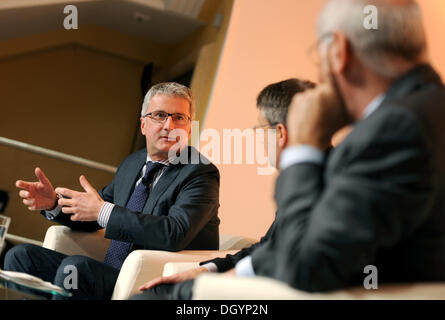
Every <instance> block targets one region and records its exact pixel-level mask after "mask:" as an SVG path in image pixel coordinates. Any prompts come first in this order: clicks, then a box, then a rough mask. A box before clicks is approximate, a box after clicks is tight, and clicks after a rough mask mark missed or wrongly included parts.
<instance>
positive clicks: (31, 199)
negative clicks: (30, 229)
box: [15, 168, 57, 211]
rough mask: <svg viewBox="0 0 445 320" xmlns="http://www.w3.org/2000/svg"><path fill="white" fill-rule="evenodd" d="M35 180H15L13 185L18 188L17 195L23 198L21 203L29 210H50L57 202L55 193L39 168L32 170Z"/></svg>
mask: <svg viewBox="0 0 445 320" xmlns="http://www.w3.org/2000/svg"><path fill="white" fill-rule="evenodd" d="M34 173H35V175H36V177H37V179H39V181H37V182H27V181H22V180H17V182H16V183H15V185H16V186H17V188H20V189H23V190H20V192H19V196H20V197H21V198H23V203H24V204H25V205H26V206H28V209H29V210H32V211H33V210H52V209H54V208H55V207H56V204H57V195H56V193H55V192H54V188H53V186H52V184H51V182H50V181H49V180H48V178H47V177H46V176H45V174H44V173H43V171H42V170H41V169H40V168H36V169H35V171H34Z"/></svg>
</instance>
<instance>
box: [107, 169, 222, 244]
mask: <svg viewBox="0 0 445 320" xmlns="http://www.w3.org/2000/svg"><path fill="white" fill-rule="evenodd" d="M196 166H197V167H196V168H197V169H196V170H194V172H193V174H191V175H189V176H188V177H187V179H186V180H185V181H184V183H182V185H181V187H180V190H179V193H178V195H177V198H176V201H175V203H174V205H172V206H171V207H169V208H166V209H165V210H166V212H165V214H162V215H150V214H142V213H140V212H133V211H131V210H129V209H127V208H124V207H122V206H118V205H115V206H114V208H113V210H112V212H111V215H110V219H109V221H108V224H107V228H106V233H105V237H107V238H110V239H115V240H121V241H126V242H131V243H133V244H135V245H138V246H143V247H144V248H145V249H155V250H168V251H179V250H183V249H184V248H186V247H187V245H188V244H189V243H190V242H191V241H192V240H193V239H194V238H195V237H196V235H197V234H198V233H199V232H200V231H201V230H202V229H203V227H204V226H205V225H206V224H207V223H208V222H209V221H210V219H212V218H214V216H215V214H216V212H217V209H218V207H219V172H218V169H217V168H216V167H215V166H213V165H202V164H200V165H196Z"/></svg>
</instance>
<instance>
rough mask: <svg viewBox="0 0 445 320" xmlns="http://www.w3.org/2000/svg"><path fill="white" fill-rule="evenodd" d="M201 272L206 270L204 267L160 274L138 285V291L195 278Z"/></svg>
mask: <svg viewBox="0 0 445 320" xmlns="http://www.w3.org/2000/svg"><path fill="white" fill-rule="evenodd" d="M203 272H208V270H207V268H205V267H199V268H193V269H190V270H187V271H184V272H180V273H176V274H173V275H171V276H168V277H162V276H161V277H157V278H155V279H153V280H151V281H148V282H147V283H145V284H143V285H142V286H140V287H139V290H140V291H144V290H148V289H151V288H153V287H155V286H157V285H159V284H163V283H170V284H172V283H179V282H184V281H187V280H190V279H195V278H196V277H197V276H198V275H200V274H201V273H203Z"/></svg>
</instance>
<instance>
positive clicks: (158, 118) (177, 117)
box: [144, 111, 190, 126]
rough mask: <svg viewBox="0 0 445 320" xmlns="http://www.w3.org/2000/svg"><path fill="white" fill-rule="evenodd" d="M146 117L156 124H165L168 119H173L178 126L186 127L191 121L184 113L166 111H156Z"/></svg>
mask: <svg viewBox="0 0 445 320" xmlns="http://www.w3.org/2000/svg"><path fill="white" fill-rule="evenodd" d="M144 117H149V118H150V119H151V120H153V122H155V123H159V124H161V123H165V121H167V119H168V117H172V120H173V122H174V123H175V124H176V125H178V126H185V125H186V124H187V123H188V122H189V121H190V117H189V116H187V115H185V114H182V113H167V112H164V111H154V112H149V113H147V114H146V115H145V116H144Z"/></svg>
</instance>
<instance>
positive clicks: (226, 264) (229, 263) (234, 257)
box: [199, 212, 278, 272]
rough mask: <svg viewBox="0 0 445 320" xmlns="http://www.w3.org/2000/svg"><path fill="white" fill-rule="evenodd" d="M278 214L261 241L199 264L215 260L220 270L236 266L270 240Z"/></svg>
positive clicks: (223, 270)
mask: <svg viewBox="0 0 445 320" xmlns="http://www.w3.org/2000/svg"><path fill="white" fill-rule="evenodd" d="M277 216H278V212H277V213H276V214H275V220H274V221H273V222H272V225H271V226H270V227H269V230H267V232H266V234H265V235H264V237H262V238H261V239H260V241H259V242H257V243H255V244H253V245H251V246H250V247H248V248H244V249H242V250H240V251H238V252H237V253H235V254H227V255H226V256H225V257H224V258H215V259H212V260H207V261H203V262H200V263H199V265H201V266H202V265H204V264H206V263H210V262H213V263H214V264H215V265H216V266H217V267H218V272H225V271H228V270H230V269H232V268H234V267H235V265H236V264H237V263H238V261H240V260H241V259H243V258H244V257H247V256H249V255H250V254H252V252H253V251H254V250H255V249H257V248H259V247H260V246H262V245H264V244H265V243H266V242H267V241H269V240H270V239H271V238H272V237H273V235H274V233H275V230H276V225H277V219H276V217H277Z"/></svg>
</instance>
